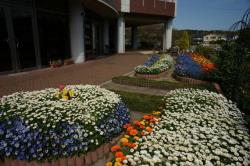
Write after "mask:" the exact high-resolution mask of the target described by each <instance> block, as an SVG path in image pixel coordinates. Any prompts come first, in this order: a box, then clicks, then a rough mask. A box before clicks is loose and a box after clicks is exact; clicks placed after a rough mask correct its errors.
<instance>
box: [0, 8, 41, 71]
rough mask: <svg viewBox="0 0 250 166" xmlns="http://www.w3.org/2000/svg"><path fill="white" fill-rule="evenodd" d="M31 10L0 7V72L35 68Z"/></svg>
mask: <svg viewBox="0 0 250 166" xmlns="http://www.w3.org/2000/svg"><path fill="white" fill-rule="evenodd" d="M33 21H34V20H33V13H32V10H31V9H26V8H22V9H20V8H16V7H13V6H0V24H1V27H0V55H1V56H0V58H1V59H0V72H19V71H23V70H25V69H29V68H33V67H36V64H37V59H36V54H35V47H34V28H33V25H34V22H33Z"/></svg>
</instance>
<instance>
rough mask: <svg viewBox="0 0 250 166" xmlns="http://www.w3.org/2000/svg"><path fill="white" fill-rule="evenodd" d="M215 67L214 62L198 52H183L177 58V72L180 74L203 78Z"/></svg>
mask: <svg viewBox="0 0 250 166" xmlns="http://www.w3.org/2000/svg"><path fill="white" fill-rule="evenodd" d="M213 69H214V64H213V63H212V62H211V61H210V60H208V59H206V58H205V57H204V56H203V55H200V54H197V53H190V54H182V55H179V56H178V57H177V59H176V65H175V74H176V75H178V76H182V77H189V78H194V79H201V80H203V79H204V78H205V75H206V74H207V73H208V72H211V71H212V70H213Z"/></svg>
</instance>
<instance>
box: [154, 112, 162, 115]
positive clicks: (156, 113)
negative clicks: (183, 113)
mask: <svg viewBox="0 0 250 166" xmlns="http://www.w3.org/2000/svg"><path fill="white" fill-rule="evenodd" d="M160 114H161V112H160V111H154V112H153V115H160Z"/></svg>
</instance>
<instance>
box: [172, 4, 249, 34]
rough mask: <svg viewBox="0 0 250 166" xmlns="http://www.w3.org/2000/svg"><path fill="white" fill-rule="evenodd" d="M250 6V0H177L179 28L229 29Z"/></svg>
mask: <svg viewBox="0 0 250 166" xmlns="http://www.w3.org/2000/svg"><path fill="white" fill-rule="evenodd" d="M248 8H250V0H177V16H176V18H175V19H174V22H173V27H174V28H177V29H196V30H228V29H229V28H230V26H231V25H232V24H233V23H235V22H237V21H239V20H241V18H242V16H243V14H244V12H245V11H246V10H247V9H248Z"/></svg>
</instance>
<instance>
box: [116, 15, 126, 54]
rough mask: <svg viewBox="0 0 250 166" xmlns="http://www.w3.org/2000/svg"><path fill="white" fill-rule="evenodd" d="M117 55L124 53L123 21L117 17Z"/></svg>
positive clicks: (122, 18)
mask: <svg viewBox="0 0 250 166" xmlns="http://www.w3.org/2000/svg"><path fill="white" fill-rule="evenodd" d="M117 53H125V19H124V17H123V16H119V18H118V20H117Z"/></svg>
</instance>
